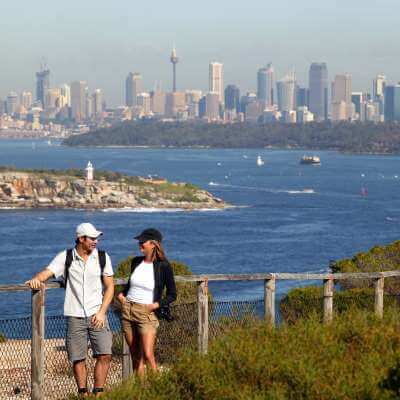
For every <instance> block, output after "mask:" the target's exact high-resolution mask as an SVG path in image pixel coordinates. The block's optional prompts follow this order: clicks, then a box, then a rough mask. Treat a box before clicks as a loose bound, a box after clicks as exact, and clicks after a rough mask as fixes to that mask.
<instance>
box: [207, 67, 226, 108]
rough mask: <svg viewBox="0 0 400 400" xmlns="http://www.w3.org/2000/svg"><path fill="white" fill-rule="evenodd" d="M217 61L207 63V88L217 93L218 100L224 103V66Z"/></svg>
mask: <svg viewBox="0 0 400 400" xmlns="http://www.w3.org/2000/svg"><path fill="white" fill-rule="evenodd" d="M223 67H224V66H223V64H221V63H219V62H211V63H210V65H209V73H208V79H209V85H208V89H209V92H211V93H217V94H218V100H219V102H220V103H221V104H224V101H225V100H224V68H223Z"/></svg>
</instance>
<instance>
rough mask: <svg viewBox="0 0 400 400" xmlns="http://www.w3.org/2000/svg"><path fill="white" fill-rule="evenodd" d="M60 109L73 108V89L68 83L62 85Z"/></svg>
mask: <svg viewBox="0 0 400 400" xmlns="http://www.w3.org/2000/svg"><path fill="white" fill-rule="evenodd" d="M60 97H61V98H60V107H65V106H67V107H71V87H70V86H69V85H67V84H66V83H64V84H62V85H60Z"/></svg>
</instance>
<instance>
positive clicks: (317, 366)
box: [103, 309, 400, 400]
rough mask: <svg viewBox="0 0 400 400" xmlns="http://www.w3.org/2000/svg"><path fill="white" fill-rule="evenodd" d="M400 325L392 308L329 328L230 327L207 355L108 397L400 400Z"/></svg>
mask: <svg viewBox="0 0 400 400" xmlns="http://www.w3.org/2000/svg"><path fill="white" fill-rule="evenodd" d="M399 360H400V321H399V318H398V314H397V312H396V311H393V310H390V309H389V310H388V311H387V312H386V313H385V316H384V318H383V320H379V319H377V318H376V317H375V316H374V314H373V313H368V312H359V311H349V312H346V313H343V314H341V315H340V316H338V317H337V318H335V320H334V321H333V322H332V323H331V324H330V325H328V326H325V325H322V324H321V323H320V321H319V319H318V318H310V319H307V320H303V319H302V320H299V321H297V322H296V323H294V324H289V325H287V324H284V325H282V326H281V327H280V328H278V329H275V330H274V329H272V328H271V327H269V326H267V325H266V324H264V323H261V322H260V323H257V322H253V323H252V325H251V327H249V326H247V327H242V328H236V329H232V330H230V331H229V332H226V333H225V334H222V335H221V336H220V337H219V338H218V339H217V340H215V341H214V342H212V343H211V344H210V346H209V353H208V355H206V356H202V355H199V354H198V353H197V352H196V351H193V350H192V351H191V350H188V351H186V352H185V353H184V354H182V355H181V356H180V358H179V360H178V361H177V362H176V363H175V364H174V366H173V368H171V369H170V370H168V371H165V372H163V373H160V374H158V375H151V374H149V375H148V377H147V379H146V380H145V381H144V382H142V383H140V382H139V381H138V380H137V379H136V378H135V377H132V378H131V379H130V380H128V381H126V382H125V383H123V384H122V385H121V386H120V387H118V388H116V389H115V390H114V391H113V392H111V393H109V394H107V395H105V396H104V397H103V398H104V399H108V400H116V399H119V400H124V399H126V400H128V399H141V400H153V399H160V400H164V399H165V400H166V399H176V400H193V399H194V400H197V399H198V400H208V399H209V400H211V399H232V400H248V399H256V400H257V399H260V400H261V399H271V400H272V399H273V400H283V399H300V400H301V399H304V400H305V399H308V400H314V399H315V400H317V399H318V400H321V399H324V400H330V399H332V400H333V399H335V400H336V399H345V400H346V399H349V400H350V399H360V400H367V399H368V400H375V399H376V400H377V399H380V400H385V399H395V398H398V397H397V393H398V391H399V384H398V383H399V376H400V373H399V368H400V367H399V366H400V363H399Z"/></svg>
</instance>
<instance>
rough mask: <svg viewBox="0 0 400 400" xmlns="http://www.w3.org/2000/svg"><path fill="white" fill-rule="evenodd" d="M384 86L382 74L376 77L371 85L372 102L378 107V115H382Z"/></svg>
mask: <svg viewBox="0 0 400 400" xmlns="http://www.w3.org/2000/svg"><path fill="white" fill-rule="evenodd" d="M385 86H386V76H385V75H383V74H380V75H377V76H376V78H375V79H374V80H373V84H372V100H373V101H374V102H375V103H378V105H379V107H378V108H379V109H378V113H379V115H383V114H384V98H385Z"/></svg>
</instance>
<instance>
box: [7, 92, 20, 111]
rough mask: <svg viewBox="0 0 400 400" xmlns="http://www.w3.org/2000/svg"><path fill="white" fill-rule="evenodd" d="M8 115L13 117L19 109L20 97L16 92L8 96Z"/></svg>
mask: <svg viewBox="0 0 400 400" xmlns="http://www.w3.org/2000/svg"><path fill="white" fill-rule="evenodd" d="M6 108H7V114H9V115H13V114H15V113H16V112H17V109H18V95H17V93H15V92H10V93H8V95H7V100H6Z"/></svg>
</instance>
